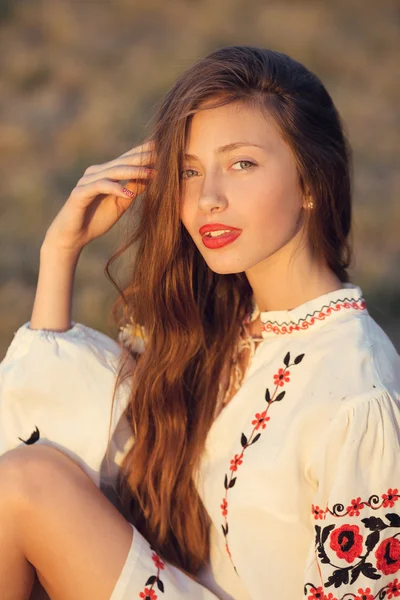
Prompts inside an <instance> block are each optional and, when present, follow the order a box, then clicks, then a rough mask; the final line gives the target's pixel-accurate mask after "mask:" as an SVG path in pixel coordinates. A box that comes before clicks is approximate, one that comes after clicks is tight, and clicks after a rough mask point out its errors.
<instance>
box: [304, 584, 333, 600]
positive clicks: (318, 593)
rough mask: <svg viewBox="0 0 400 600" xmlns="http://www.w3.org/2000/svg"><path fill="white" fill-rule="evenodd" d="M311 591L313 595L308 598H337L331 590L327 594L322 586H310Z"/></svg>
mask: <svg viewBox="0 0 400 600" xmlns="http://www.w3.org/2000/svg"><path fill="white" fill-rule="evenodd" d="M310 592H311V596H308V599H307V600H337V599H336V598H335V597H334V595H333V594H332V593H331V592H329V594H328V595H326V594H325V593H324V591H323V589H322V587H318V588H314V587H312V588H310Z"/></svg>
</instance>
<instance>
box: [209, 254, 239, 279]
mask: <svg viewBox="0 0 400 600" xmlns="http://www.w3.org/2000/svg"><path fill="white" fill-rule="evenodd" d="M203 259H204V262H205V263H206V264H207V266H208V268H209V269H210V270H211V271H213V272H214V273H217V274H218V275H235V274H237V273H243V272H244V271H245V266H244V265H243V264H242V263H241V262H240V261H236V262H235V264H234V265H233V264H229V261H226V264H219V265H218V264H216V262H218V261H207V260H206V259H205V258H204V256H203ZM246 268H247V267H246Z"/></svg>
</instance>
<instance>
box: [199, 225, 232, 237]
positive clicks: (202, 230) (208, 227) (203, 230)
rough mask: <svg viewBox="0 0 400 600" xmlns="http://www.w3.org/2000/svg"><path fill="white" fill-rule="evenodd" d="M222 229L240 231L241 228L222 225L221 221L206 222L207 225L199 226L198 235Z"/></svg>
mask: <svg viewBox="0 0 400 600" xmlns="http://www.w3.org/2000/svg"><path fill="white" fill-rule="evenodd" d="M224 229H227V230H229V231H241V229H238V228H237V227H231V226H230V225H224V224H223V223H208V224H207V225H203V226H202V227H200V229H199V233H200V235H204V234H205V233H208V232H209V231H221V230H224Z"/></svg>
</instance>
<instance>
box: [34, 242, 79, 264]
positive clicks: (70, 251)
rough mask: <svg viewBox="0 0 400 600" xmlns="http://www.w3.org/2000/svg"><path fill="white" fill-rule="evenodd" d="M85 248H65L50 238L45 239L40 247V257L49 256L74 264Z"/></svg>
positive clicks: (45, 257)
mask: <svg viewBox="0 0 400 600" xmlns="http://www.w3.org/2000/svg"><path fill="white" fill-rule="evenodd" d="M82 250H83V248H65V247H63V246H62V245H60V244H58V243H56V242H54V241H53V240H50V239H46V238H45V239H44V241H43V243H42V245H41V247H40V258H41V259H42V258H44V259H47V258H48V257H52V258H55V259H56V260H61V261H63V262H67V263H71V264H74V263H76V262H77V260H78V258H79V256H80V254H81V252H82Z"/></svg>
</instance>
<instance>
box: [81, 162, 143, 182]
mask: <svg viewBox="0 0 400 600" xmlns="http://www.w3.org/2000/svg"><path fill="white" fill-rule="evenodd" d="M153 174H154V171H153V170H152V169H151V168H147V167H144V166H138V165H117V166H115V167H107V168H105V169H102V170H101V171H98V172H97V173H93V174H89V173H88V174H86V175H84V176H83V177H82V178H81V179H80V180H79V182H78V184H79V185H81V184H83V185H86V184H88V183H92V182H93V181H96V180H98V179H104V178H105V177H107V178H108V179H111V180H112V181H122V180H125V179H145V180H149V179H151V177H152V176H153Z"/></svg>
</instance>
